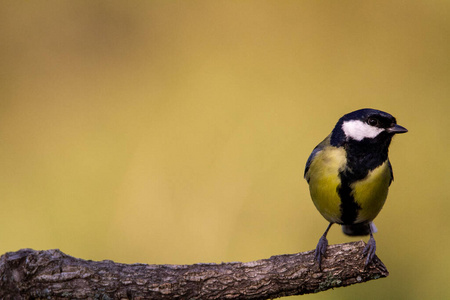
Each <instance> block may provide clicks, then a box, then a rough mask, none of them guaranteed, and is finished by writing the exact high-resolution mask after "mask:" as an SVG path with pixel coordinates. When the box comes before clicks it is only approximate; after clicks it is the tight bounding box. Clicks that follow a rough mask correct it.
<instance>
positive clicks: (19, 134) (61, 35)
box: [0, 1, 450, 299]
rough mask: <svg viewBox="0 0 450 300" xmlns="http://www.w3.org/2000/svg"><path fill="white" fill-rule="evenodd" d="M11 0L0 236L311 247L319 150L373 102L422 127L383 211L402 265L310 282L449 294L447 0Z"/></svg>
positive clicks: (163, 259) (9, 246) (121, 245)
mask: <svg viewBox="0 0 450 300" xmlns="http://www.w3.org/2000/svg"><path fill="white" fill-rule="evenodd" d="M0 6H1V9H0V66H1V67H0V76H1V77H0V78H1V80H0V253H4V252H7V251H16V250H18V249H20V248H33V249H50V248H59V249H61V250H62V251H64V252H65V253H67V254H70V255H72V256H76V257H81V258H85V259H93V260H102V259H111V260H114V261H118V262H124V263H135V262H140V263H152V264H163V263H167V264H191V263H196V262H223V261H251V260H256V259H261V258H268V257H269V256H271V255H276V254H285V253H296V252H302V251H308V250H312V249H314V247H315V246H316V243H317V241H318V239H319V237H320V235H321V234H322V233H323V231H324V230H325V228H326V226H327V223H326V221H325V220H324V219H323V218H322V217H321V216H320V214H319V213H318V212H317V211H316V209H315V208H314V205H313V204H312V202H311V200H310V197H309V191H308V187H307V184H306V181H305V180H304V179H303V170H304V165H305V162H306V159H307V157H308V155H309V154H310V152H311V150H312V149H313V147H314V146H315V145H316V144H317V143H319V142H320V141H321V140H322V139H323V138H324V137H325V136H326V135H327V134H328V133H329V132H330V131H331V129H332V128H333V126H334V124H335V123H336V121H337V120H338V118H339V117H340V116H342V115H343V114H345V113H347V112H350V111H352V110H355V109H359V108H364V107H371V108H376V109H381V110H384V111H387V112H389V113H391V114H393V115H394V116H396V117H397V120H398V123H399V124H400V125H402V126H405V127H406V128H408V129H409V133H407V134H404V135H399V136H396V137H395V138H394V141H393V143H392V145H391V151H390V158H391V162H392V165H393V168H394V174H395V181H394V183H393V185H392V186H391V190H390V194H389V196H388V200H387V202H386V205H385V207H384V209H383V210H382V212H381V213H380V215H379V216H378V218H377V219H376V222H375V223H376V225H377V227H378V230H379V232H378V233H377V234H376V235H375V239H376V241H377V246H378V248H377V254H378V256H379V257H380V258H381V259H382V260H383V262H384V263H385V264H386V265H387V267H388V269H389V271H390V276H389V277H388V278H386V279H380V280H376V281H372V282H369V283H365V284H360V285H355V286H352V287H348V288H339V289H336V290H332V291H327V292H323V293H320V294H317V295H309V296H303V297H302V299H362V298H364V299H443V298H450V291H449V289H448V278H450V255H449V252H450V251H449V247H450V243H449V236H450V224H449V218H450V203H449V197H450V179H449V170H450V156H449V146H450V133H449V129H450V120H449V114H450V2H449V1H9V2H8V1H3V2H2V4H1V5H0ZM352 240H358V239H352V238H349V237H346V236H344V235H343V234H342V233H341V230H340V228H338V226H335V227H333V228H332V230H331V232H330V234H329V241H330V243H331V244H335V243H341V242H348V241H352ZM364 240H367V238H365V239H364ZM292 299H294V298H292Z"/></svg>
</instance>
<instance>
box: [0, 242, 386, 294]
mask: <svg viewBox="0 0 450 300" xmlns="http://www.w3.org/2000/svg"><path fill="white" fill-rule="evenodd" d="M364 245H365V244H364V242H362V241H360V242H353V243H347V244H339V245H330V246H329V247H328V250H327V257H326V258H325V259H324V260H323V262H322V270H319V269H318V267H317V263H315V262H314V260H313V257H314V251H308V252H303V253H297V254H286V255H277V256H272V257H270V258H268V259H262V260H258V261H253V262H247V263H241V262H230V263H222V264H194V265H145V264H131V265H129V264H119V263H114V262H113V261H107V260H105V261H99V262H96V261H87V260H83V259H78V258H74V257H71V256H69V255H66V254H64V253H62V252H61V251H59V250H46V251H35V250H32V249H22V250H19V251H17V252H8V253H6V254H4V255H2V256H1V257H0V299H35V298H45V299H61V298H63V299H64V298H65V299H85V298H90V299H123V298H125V299H174V298H177V299H270V298H278V297H282V296H289V295H301V294H307V293H316V292H320V291H325V290H327V289H330V288H335V287H341V286H348V285H351V284H355V283H361V282H365V281H369V280H372V279H378V278H381V277H386V276H388V275H389V273H388V271H387V270H386V267H385V266H384V264H383V263H382V262H381V261H380V260H379V259H378V258H377V257H375V258H374V260H373V262H372V263H371V264H370V265H369V266H368V268H367V269H364V259H363V257H362V251H363V248H364Z"/></svg>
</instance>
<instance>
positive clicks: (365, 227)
mask: <svg viewBox="0 0 450 300" xmlns="http://www.w3.org/2000/svg"><path fill="white" fill-rule="evenodd" d="M342 231H343V232H344V233H345V234H346V235H350V236H359V235H369V234H370V231H372V233H375V232H377V228H376V227H375V224H373V223H372V222H365V223H358V224H352V225H342Z"/></svg>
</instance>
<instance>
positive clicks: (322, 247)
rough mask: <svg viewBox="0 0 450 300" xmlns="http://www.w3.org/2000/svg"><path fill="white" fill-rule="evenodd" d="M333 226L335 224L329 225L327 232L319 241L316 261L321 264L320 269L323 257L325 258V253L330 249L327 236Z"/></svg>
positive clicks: (315, 256) (315, 252)
mask: <svg viewBox="0 0 450 300" xmlns="http://www.w3.org/2000/svg"><path fill="white" fill-rule="evenodd" d="M331 225H333V223H330V224H329V225H328V227H327V230H325V232H324V233H323V235H322V237H321V238H320V239H319V242H318V243H317V246H316V251H314V259H315V260H317V262H318V263H319V269H320V265H321V263H322V257H324V256H325V252H326V251H327V247H328V240H327V234H328V230H330V228H331Z"/></svg>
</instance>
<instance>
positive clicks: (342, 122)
mask: <svg viewBox="0 0 450 300" xmlns="http://www.w3.org/2000/svg"><path fill="white" fill-rule="evenodd" d="M407 131H408V130H407V129H406V128H404V127H402V126H400V125H397V121H396V120H395V118H394V117H393V116H392V115H390V114H388V113H386V112H383V111H380V110H376V109H370V108H364V109H360V110H356V111H354V112H351V113H348V114H346V115H344V116H343V117H342V118H340V119H339V121H338V122H337V123H336V126H335V127H334V129H333V132H332V134H331V145H332V146H335V147H340V146H342V145H344V144H345V143H347V142H350V143H358V142H362V143H364V144H370V143H378V142H382V143H383V144H387V146H389V143H390V141H391V139H392V136H393V135H394V134H396V133H405V132H407Z"/></svg>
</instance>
